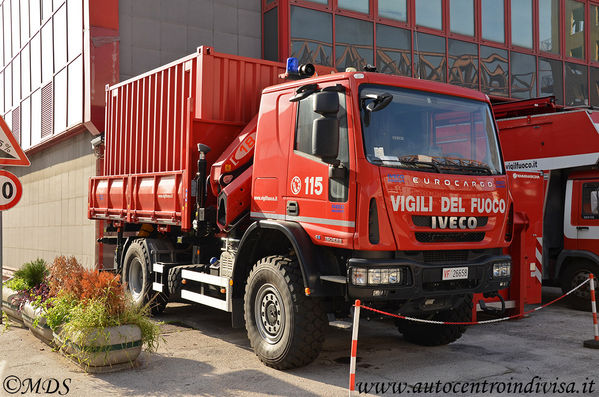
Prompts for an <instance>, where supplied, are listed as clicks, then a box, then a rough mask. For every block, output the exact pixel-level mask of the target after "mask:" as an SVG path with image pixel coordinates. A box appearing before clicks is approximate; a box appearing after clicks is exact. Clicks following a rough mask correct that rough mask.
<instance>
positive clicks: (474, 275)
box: [347, 255, 511, 301]
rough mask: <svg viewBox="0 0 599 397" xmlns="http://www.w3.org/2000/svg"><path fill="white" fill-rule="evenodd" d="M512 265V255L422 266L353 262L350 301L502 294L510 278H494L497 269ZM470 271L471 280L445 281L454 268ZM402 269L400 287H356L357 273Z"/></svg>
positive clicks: (398, 262)
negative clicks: (496, 266)
mask: <svg viewBox="0 0 599 397" xmlns="http://www.w3.org/2000/svg"><path fill="white" fill-rule="evenodd" d="M506 262H510V263H511V257H510V256H509V255H497V256H490V257H485V258H484V259H481V260H479V261H477V262H475V263H472V262H469V263H460V264H458V263H448V264H441V263H435V264H430V263H422V262H415V261H410V260H406V259H385V260H378V259H361V258H351V259H349V261H348V267H347V271H348V273H347V286H348V287H347V293H348V297H349V298H350V299H361V300H364V301H394V300H416V299H419V298H431V297H441V296H455V295H465V294H472V293H485V292H494V291H499V290H500V289H504V288H507V287H508V286H509V282H510V277H509V276H504V277H493V265H495V264H499V263H506ZM462 267H467V268H468V277H467V278H464V279H458V280H445V281H444V280H443V271H444V270H447V269H450V268H462ZM386 268H388V269H397V268H399V269H401V273H402V281H401V282H400V283H398V284H377V285H355V284H353V283H352V271H353V269H386Z"/></svg>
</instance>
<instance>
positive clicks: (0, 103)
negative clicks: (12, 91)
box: [0, 71, 4, 114]
mask: <svg viewBox="0 0 599 397" xmlns="http://www.w3.org/2000/svg"><path fill="white" fill-rule="evenodd" d="M0 114H4V73H3V72H1V71H0Z"/></svg>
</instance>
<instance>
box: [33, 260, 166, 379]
mask: <svg viewBox="0 0 599 397" xmlns="http://www.w3.org/2000/svg"><path fill="white" fill-rule="evenodd" d="M53 291H56V297H54V298H51V299H50V300H49V301H48V305H47V307H46V310H45V313H44V317H45V318H46V320H47V322H48V325H49V326H50V327H51V328H52V329H53V330H54V336H55V343H56V344H57V345H58V346H60V348H61V350H62V351H63V352H64V353H66V354H67V355H69V356H71V357H72V358H74V359H75V360H76V361H77V362H79V363H80V364H81V365H82V366H83V367H84V368H85V369H86V370H88V371H90V372H98V371H104V370H105V369H106V367H107V366H108V367H110V366H114V365H119V366H120V364H124V365H131V364H132V363H133V362H134V361H135V360H136V358H137V356H138V355H139V353H140V352H141V350H142V347H145V348H146V349H147V350H149V351H153V350H155V349H156V347H157V346H158V342H159V336H160V328H159V326H158V325H157V324H155V323H154V322H152V321H150V319H149V317H148V314H149V313H148V308H147V307H141V308H140V307H137V306H135V305H134V304H133V302H132V300H131V297H130V296H128V295H127V294H126V293H125V289H124V288H123V286H122V284H121V282H120V276H118V275H114V274H112V273H108V272H99V271H97V270H86V269H84V268H83V267H82V266H81V265H79V264H78V263H77V261H76V260H75V258H69V259H67V258H64V257H59V258H57V259H56V260H55V261H54V263H53V265H52V267H51V274H50V293H52V292H53Z"/></svg>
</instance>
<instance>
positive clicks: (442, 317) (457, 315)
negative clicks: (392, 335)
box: [397, 295, 472, 346]
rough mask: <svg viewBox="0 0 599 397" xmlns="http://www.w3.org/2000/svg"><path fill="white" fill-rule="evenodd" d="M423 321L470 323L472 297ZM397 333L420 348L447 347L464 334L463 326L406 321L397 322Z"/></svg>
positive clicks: (464, 327)
mask: <svg viewBox="0 0 599 397" xmlns="http://www.w3.org/2000/svg"><path fill="white" fill-rule="evenodd" d="M425 320H433V321H443V322H469V321H472V295H468V296H466V298H464V302H462V303H461V304H460V305H459V306H458V307H457V308H455V309H452V310H445V311H442V312H439V313H436V314H434V315H431V316H429V317H427V318H425ZM397 328H398V329H399V332H401V333H402V334H403V336H404V339H405V340H407V341H408V342H411V343H414V344H416V345H421V346H441V345H447V344H449V343H451V342H455V341H456V340H458V339H460V338H461V337H462V335H463V334H464V332H466V326H465V325H439V324H426V323H417V322H414V321H408V320H399V321H398V324H397Z"/></svg>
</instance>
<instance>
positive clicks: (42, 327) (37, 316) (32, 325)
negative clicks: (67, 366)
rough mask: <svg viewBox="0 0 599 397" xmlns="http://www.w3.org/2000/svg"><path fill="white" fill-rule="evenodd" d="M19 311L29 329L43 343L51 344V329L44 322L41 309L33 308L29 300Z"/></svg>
mask: <svg viewBox="0 0 599 397" xmlns="http://www.w3.org/2000/svg"><path fill="white" fill-rule="evenodd" d="M21 313H22V315H23V323H24V324H25V325H26V326H27V327H28V328H29V329H30V330H31V332H32V333H33V335H35V336H37V337H38V338H39V339H41V340H42V341H43V342H44V343H47V344H48V345H52V342H53V335H52V330H51V329H50V327H48V325H47V324H46V319H45V318H43V317H42V316H41V314H42V309H41V308H34V307H33V305H32V304H31V303H30V302H25V304H24V305H23V309H22V310H21ZM36 320H37V321H36ZM36 323H37V324H36Z"/></svg>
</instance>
